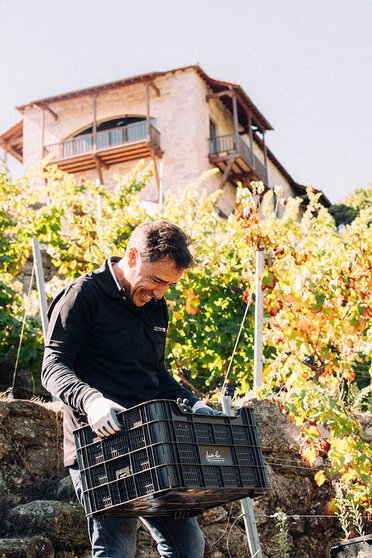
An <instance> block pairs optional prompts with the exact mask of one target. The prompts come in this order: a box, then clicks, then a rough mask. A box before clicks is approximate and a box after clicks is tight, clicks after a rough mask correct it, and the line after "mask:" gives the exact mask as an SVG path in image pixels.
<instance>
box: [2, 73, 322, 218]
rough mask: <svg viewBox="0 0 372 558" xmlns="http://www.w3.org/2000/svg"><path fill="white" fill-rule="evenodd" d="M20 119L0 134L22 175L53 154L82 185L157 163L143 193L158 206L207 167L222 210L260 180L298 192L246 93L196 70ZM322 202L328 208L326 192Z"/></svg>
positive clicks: (38, 105) (39, 105) (50, 104)
mask: <svg viewBox="0 0 372 558" xmlns="http://www.w3.org/2000/svg"><path fill="white" fill-rule="evenodd" d="M17 109H18V110H19V112H20V113H21V114H22V115H23V118H22V120H20V121H19V122H18V123H17V124H15V125H14V126H12V127H11V128H10V129H8V130H7V131H5V132H4V133H3V134H1V135H0V145H1V146H2V147H3V149H4V152H5V153H9V154H11V155H12V156H14V157H15V158H16V159H17V160H18V161H20V162H22V163H23V164H24V166H25V169H28V168H30V167H32V166H34V165H35V164H36V163H38V162H39V161H40V160H41V159H42V158H44V157H46V156H49V159H48V160H50V162H51V163H53V164H56V165H58V167H59V168H60V169H62V170H64V171H66V172H70V173H74V174H75V176H76V177H77V178H78V179H79V178H82V177H84V178H85V179H91V180H97V179H99V180H100V181H101V183H104V184H105V185H106V186H107V187H108V188H110V187H112V186H113V184H114V177H115V175H117V174H120V175H122V174H125V173H126V172H127V171H128V170H130V169H131V168H132V167H133V165H134V164H135V162H136V161H138V160H140V159H145V160H148V161H150V160H153V161H154V163H155V176H154V178H153V179H152V180H151V181H150V183H149V184H148V186H147V187H146V189H145V190H144V191H143V192H142V197H143V199H144V200H145V201H147V202H149V203H159V202H161V201H162V199H163V198H164V195H165V194H166V193H167V192H176V191H179V190H181V189H182V188H184V187H185V186H186V185H187V184H188V183H190V182H191V181H193V180H195V179H197V178H198V177H199V176H200V175H201V174H202V173H203V172H204V171H206V170H207V169H210V168H213V167H218V169H219V172H218V173H217V174H215V175H212V176H210V177H209V178H208V180H207V181H206V182H205V183H204V184H203V187H204V188H205V189H206V190H207V191H208V192H211V191H214V190H215V189H217V188H221V187H222V188H223V194H222V197H221V199H220V201H219V209H220V212H221V214H223V215H228V214H229V213H230V212H231V210H232V208H233V205H234V200H235V191H236V187H237V184H238V182H239V183H242V184H243V185H245V186H248V185H249V183H250V182H251V181H252V180H261V181H262V182H263V183H264V184H265V186H266V187H267V188H273V187H274V186H276V185H281V186H282V187H283V190H284V193H285V196H286V198H288V197H290V196H302V197H303V198H305V201H306V188H305V187H304V186H302V185H301V184H297V183H296V182H295V181H294V180H293V178H292V177H291V176H290V174H289V173H288V172H287V171H286V169H285V168H284V167H283V166H282V165H281V164H280V163H279V161H278V160H277V159H276V157H275V155H274V154H273V153H272V152H271V151H270V150H269V149H268V148H267V146H266V143H265V136H266V132H268V131H271V130H272V129H273V128H272V127H271V125H270V124H269V122H268V121H267V120H266V118H265V117H264V116H263V114H262V113H261V112H260V111H259V109H258V108H257V107H256V106H255V105H254V104H253V102H252V101H251V99H250V98H249V97H248V95H247V94H246V93H245V92H244V91H243V89H242V88H241V87H240V86H239V85H238V84H235V83H231V82H227V81H222V80H217V79H214V78H211V77H209V76H208V75H207V74H206V73H205V72H204V71H203V70H202V68H201V67H200V66H199V65H193V66H187V67H183V68H179V69H176V70H170V71H165V72H152V73H148V74H143V75H139V76H135V77H131V78H126V79H122V80H119V81H115V82H111V83H106V84H104V85H97V86H94V87H89V88H86V89H81V90H77V91H72V92H69V93H64V94H61V95H56V96H54V97H48V98H45V99H40V100H37V101H33V102H30V103H28V104H25V105H22V106H18V107H17ZM321 201H322V203H323V204H324V205H326V206H329V205H330V202H329V201H328V200H327V198H326V197H325V196H324V195H322V197H321Z"/></svg>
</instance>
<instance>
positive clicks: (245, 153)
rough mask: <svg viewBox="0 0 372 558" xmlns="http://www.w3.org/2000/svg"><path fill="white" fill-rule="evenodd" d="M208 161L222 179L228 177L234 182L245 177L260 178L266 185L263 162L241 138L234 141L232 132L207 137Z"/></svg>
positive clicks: (265, 172)
mask: <svg viewBox="0 0 372 558" xmlns="http://www.w3.org/2000/svg"><path fill="white" fill-rule="evenodd" d="M209 144H210V152H209V162H210V163H211V164H213V165H216V166H217V167H218V168H219V169H220V171H221V172H222V173H223V180H224V181H226V180H227V179H228V178H229V179H231V180H232V181H234V182H235V183H236V182H237V181H238V180H239V181H241V182H244V180H245V178H246V177H247V178H249V179H250V180H262V182H263V183H264V184H265V185H267V170H266V167H265V165H264V163H263V162H262V161H261V160H260V159H259V158H258V157H257V156H256V155H255V154H254V152H253V151H252V150H251V149H250V147H249V146H248V144H247V143H246V142H245V141H244V139H243V138H241V137H239V142H236V136H235V133H234V134H227V135H224V136H216V137H213V138H209ZM225 173H226V174H225Z"/></svg>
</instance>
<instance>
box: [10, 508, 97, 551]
mask: <svg viewBox="0 0 372 558" xmlns="http://www.w3.org/2000/svg"><path fill="white" fill-rule="evenodd" d="M5 524H6V526H7V527H8V529H9V531H10V532H13V533H14V534H15V535H25V536H30V535H35V534H41V535H44V536H48V537H49V538H50V540H51V541H52V543H53V546H54V547H55V549H56V550H77V549H79V548H87V547H89V541H88V533H87V527H86V518H85V512H84V510H83V508H82V507H81V506H80V504H71V503H68V502H59V501H56V500H35V501H33V502H29V503H28V504H21V505H19V506H16V507H15V508H12V509H10V510H9V511H8V512H7V514H6V516H5Z"/></svg>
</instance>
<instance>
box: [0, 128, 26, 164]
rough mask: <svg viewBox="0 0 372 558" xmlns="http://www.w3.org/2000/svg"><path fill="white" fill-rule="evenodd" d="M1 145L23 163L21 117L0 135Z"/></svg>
mask: <svg viewBox="0 0 372 558" xmlns="http://www.w3.org/2000/svg"><path fill="white" fill-rule="evenodd" d="M0 145H1V147H2V148H3V149H4V150H5V151H6V152H7V153H9V154H10V155H12V156H13V157H14V158H15V159H17V161H19V162H20V163H23V119H22V120H20V121H19V122H17V124H14V125H13V126H12V127H11V128H8V130H6V131H5V132H3V133H2V134H1V135H0Z"/></svg>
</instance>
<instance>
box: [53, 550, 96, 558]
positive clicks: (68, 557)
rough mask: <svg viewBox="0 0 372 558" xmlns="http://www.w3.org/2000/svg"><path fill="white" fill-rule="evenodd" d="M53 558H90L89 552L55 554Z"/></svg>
mask: <svg viewBox="0 0 372 558" xmlns="http://www.w3.org/2000/svg"><path fill="white" fill-rule="evenodd" d="M55 558H92V553H91V551H90V550H79V551H78V552H77V553H76V552H66V551H62V552H57V553H56V555H55Z"/></svg>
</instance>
